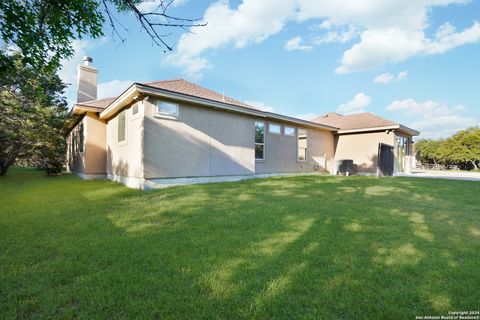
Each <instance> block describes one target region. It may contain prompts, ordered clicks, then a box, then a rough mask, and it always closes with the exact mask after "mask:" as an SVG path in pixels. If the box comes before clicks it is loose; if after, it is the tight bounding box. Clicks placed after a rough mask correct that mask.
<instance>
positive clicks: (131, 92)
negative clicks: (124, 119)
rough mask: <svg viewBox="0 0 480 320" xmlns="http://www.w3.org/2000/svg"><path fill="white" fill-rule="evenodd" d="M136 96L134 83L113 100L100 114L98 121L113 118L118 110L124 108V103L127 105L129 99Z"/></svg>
mask: <svg viewBox="0 0 480 320" xmlns="http://www.w3.org/2000/svg"><path fill="white" fill-rule="evenodd" d="M136 95H138V90H137V84H136V83H134V84H132V85H131V86H130V87H128V88H127V89H126V90H125V91H123V93H122V94H121V95H119V96H118V97H117V98H116V99H115V100H113V101H112V102H111V103H110V104H109V105H108V106H107V107H106V108H105V109H104V110H103V111H102V112H101V113H100V119H108V118H109V117H111V116H113V115H114V114H115V113H116V112H117V111H118V110H120V109H121V108H122V107H124V106H125V102H127V103H128V99H129V98H133V97H135V96H136Z"/></svg>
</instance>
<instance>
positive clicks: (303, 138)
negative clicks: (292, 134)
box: [297, 129, 308, 161]
mask: <svg viewBox="0 0 480 320" xmlns="http://www.w3.org/2000/svg"><path fill="white" fill-rule="evenodd" d="M297 139H298V160H299V161H305V160H307V145H308V141H307V130H304V129H298V137H297Z"/></svg>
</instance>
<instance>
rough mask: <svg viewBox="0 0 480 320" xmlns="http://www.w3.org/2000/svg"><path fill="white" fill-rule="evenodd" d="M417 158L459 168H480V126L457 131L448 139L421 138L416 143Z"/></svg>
mask: <svg viewBox="0 0 480 320" xmlns="http://www.w3.org/2000/svg"><path fill="white" fill-rule="evenodd" d="M415 149H416V151H417V160H419V161H420V162H422V163H424V164H441V165H445V166H447V167H458V168H459V169H466V170H471V169H480V128H478V127H474V128H469V129H466V130H462V131H459V132H457V133H455V134H454V135H453V136H451V137H450V138H448V139H440V140H425V139H424V140H419V141H418V142H417V143H416V144H415Z"/></svg>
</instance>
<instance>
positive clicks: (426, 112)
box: [386, 99, 458, 117]
mask: <svg viewBox="0 0 480 320" xmlns="http://www.w3.org/2000/svg"><path fill="white" fill-rule="evenodd" d="M457 108H458V107H457ZM386 109H387V110H388V111H401V112H402V113H404V114H406V115H410V116H422V117H435V116H440V115H450V114H452V113H454V112H455V111H456V110H454V109H452V108H449V107H448V106H446V105H445V104H442V103H440V102H436V101H431V100H429V101H425V102H417V101H415V100H413V99H406V100H401V101H400V100H397V101H394V102H392V103H391V104H389V105H388V106H387V108H386ZM457 110H458V109H457Z"/></svg>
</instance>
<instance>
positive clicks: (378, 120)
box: [312, 112, 398, 130]
mask: <svg viewBox="0 0 480 320" xmlns="http://www.w3.org/2000/svg"><path fill="white" fill-rule="evenodd" d="M312 121H314V122H317V123H321V124H324V125H327V126H333V127H337V128H340V129H341V130H353V129H369V128H376V127H387V126H393V125H398V123H396V122H393V121H390V120H388V119H385V118H382V117H380V116H377V115H374V114H372V113H370V112H364V113H357V114H351V115H346V116H344V115H341V114H338V113H335V112H329V113H327V114H325V115H323V116H320V117H316V118H314V119H313V120H312Z"/></svg>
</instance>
